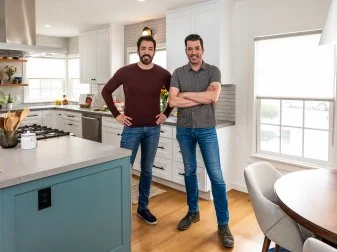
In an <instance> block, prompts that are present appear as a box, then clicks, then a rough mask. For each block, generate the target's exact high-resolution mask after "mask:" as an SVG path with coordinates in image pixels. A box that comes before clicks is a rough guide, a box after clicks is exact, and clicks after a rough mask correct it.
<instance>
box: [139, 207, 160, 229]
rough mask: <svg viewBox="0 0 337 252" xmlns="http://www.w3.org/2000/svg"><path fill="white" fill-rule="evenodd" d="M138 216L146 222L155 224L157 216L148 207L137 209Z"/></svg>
mask: <svg viewBox="0 0 337 252" xmlns="http://www.w3.org/2000/svg"><path fill="white" fill-rule="evenodd" d="M137 215H138V217H140V218H142V219H143V220H144V221H145V222H146V223H147V224H150V225H155V224H157V218H156V216H154V215H153V214H152V213H151V212H150V210H149V209H145V210H139V208H138V209H137Z"/></svg>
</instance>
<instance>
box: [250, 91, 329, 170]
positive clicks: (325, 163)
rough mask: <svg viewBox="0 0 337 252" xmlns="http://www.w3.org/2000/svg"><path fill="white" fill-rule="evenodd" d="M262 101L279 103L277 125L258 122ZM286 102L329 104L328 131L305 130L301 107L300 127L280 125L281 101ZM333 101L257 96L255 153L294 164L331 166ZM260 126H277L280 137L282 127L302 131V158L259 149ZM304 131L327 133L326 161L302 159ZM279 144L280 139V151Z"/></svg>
mask: <svg viewBox="0 0 337 252" xmlns="http://www.w3.org/2000/svg"><path fill="white" fill-rule="evenodd" d="M263 99H268V100H277V101H279V102H280V122H279V123H278V124H274V123H261V122H260V118H261V117H260V111H261V100H263ZM286 100H296V101H302V102H303V103H305V102H310V101H321V102H329V109H328V112H329V127H328V129H326V130H325V129H317V128H307V127H305V126H304V116H305V109H304V106H303V111H302V116H303V124H302V126H293V125H282V123H281V121H282V106H281V104H282V101H286ZM333 114H334V100H333V99H314V98H301V97H298V98H288V97H287V98H284V97H276V96H273V97H270V96H257V97H256V124H255V128H256V134H255V143H256V144H255V152H256V153H257V154H259V155H264V156H271V157H276V158H277V159H280V160H281V159H285V160H289V161H290V160H293V161H294V162H297V163H308V164H314V165H321V166H329V167H331V166H332V161H333V158H332V156H333V137H334V131H333V127H334V116H333ZM260 125H271V126H278V127H280V132H279V135H280V137H281V129H282V127H287V128H299V129H301V130H302V157H299V156H293V155H288V154H282V153H276V152H271V151H265V150H261V149H260V141H259V139H260ZM305 129H312V130H317V131H326V132H328V136H329V143H328V161H321V160H316V159H310V158H305V157H303V155H304V153H303V152H304V148H303V147H304V132H305ZM281 144H282V141H281V139H280V141H279V150H281ZM290 162H291V161H290Z"/></svg>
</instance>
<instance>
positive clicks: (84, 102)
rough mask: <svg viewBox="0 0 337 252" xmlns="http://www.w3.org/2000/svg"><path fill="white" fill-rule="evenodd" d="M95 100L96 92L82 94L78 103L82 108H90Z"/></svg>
mask: <svg viewBox="0 0 337 252" xmlns="http://www.w3.org/2000/svg"><path fill="white" fill-rule="evenodd" d="M94 100H95V95H94V94H80V98H79V101H78V104H79V106H80V108H90V107H92V106H93V104H94Z"/></svg>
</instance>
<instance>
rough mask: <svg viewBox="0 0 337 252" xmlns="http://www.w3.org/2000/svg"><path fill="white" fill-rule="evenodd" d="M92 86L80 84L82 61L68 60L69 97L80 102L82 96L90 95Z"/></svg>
mask: <svg viewBox="0 0 337 252" xmlns="http://www.w3.org/2000/svg"><path fill="white" fill-rule="evenodd" d="M89 93H90V84H81V83H80V59H79V58H78V57H76V58H69V59H68V97H69V98H70V100H72V101H76V102H78V101H79V97H80V94H89Z"/></svg>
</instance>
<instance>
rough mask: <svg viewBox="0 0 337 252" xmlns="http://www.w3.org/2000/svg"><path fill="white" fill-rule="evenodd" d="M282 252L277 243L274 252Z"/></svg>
mask: <svg viewBox="0 0 337 252" xmlns="http://www.w3.org/2000/svg"><path fill="white" fill-rule="evenodd" d="M279 251H280V245H278V244H276V243H275V249H274V252H279Z"/></svg>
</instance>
